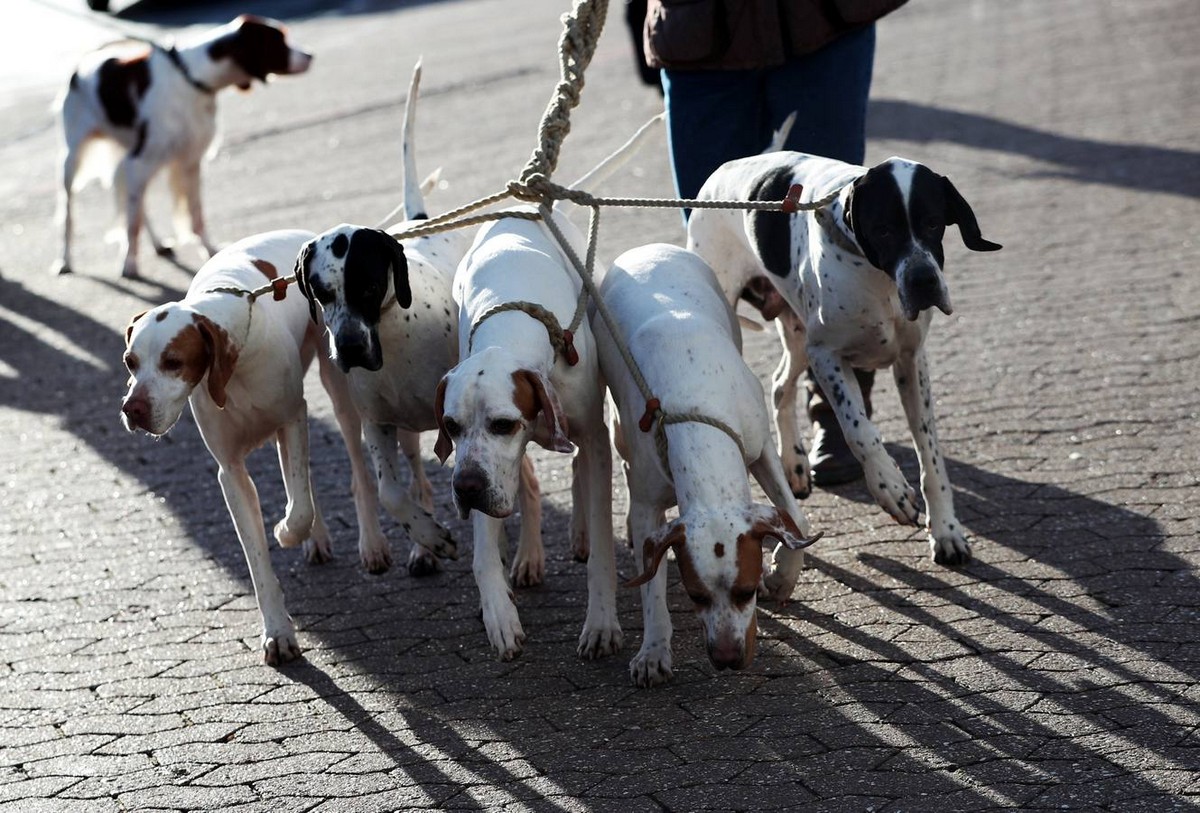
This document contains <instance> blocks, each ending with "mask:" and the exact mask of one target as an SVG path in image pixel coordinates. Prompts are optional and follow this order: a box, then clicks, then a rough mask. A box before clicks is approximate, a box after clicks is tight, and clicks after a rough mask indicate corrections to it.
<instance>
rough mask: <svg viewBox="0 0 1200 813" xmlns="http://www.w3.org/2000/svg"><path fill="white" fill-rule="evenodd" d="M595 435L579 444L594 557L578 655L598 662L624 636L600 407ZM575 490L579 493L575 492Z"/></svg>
mask: <svg viewBox="0 0 1200 813" xmlns="http://www.w3.org/2000/svg"><path fill="white" fill-rule="evenodd" d="M588 427H589V428H591V429H592V430H593V431H590V432H588V433H587V434H586V435H585V436H584V437H582V438H580V439H579V453H578V454H577V455H576V459H575V462H576V463H577V464H578V465H577V466H574V467H573V470H574V472H575V476H576V477H577V478H578V479H579V481H580V483H579V489H578V494H579V495H580V497H581V498H582V502H583V506H584V516H585V521H586V522H587V536H588V540H589V542H590V548H591V550H590V552H589V554H588V560H587V582H588V607H587V616H586V618H585V620H584V622H583V632H582V633H581V634H580V636H579V646H578V647H577V648H576V653H577V654H578V655H579V657H581V658H586V659H587V660H594V659H596V658H601V657H604V656H605V655H615V654H616V653H617V652H618V651H620V649H621V644H622V643H623V642H624V635H623V634H622V632H621V622H620V620H619V619H618V618H617V560H616V545H615V543H614V541H613V521H612V447H611V446H610V445H609V442H608V435H607V434H606V433H605V432H604V413H603V407H602V405H600V404H598V405H597V409H596V410H595V414H594V417H593V419H592V420H591V421H589V422H588ZM572 491H575V489H574V488H573V489H572Z"/></svg>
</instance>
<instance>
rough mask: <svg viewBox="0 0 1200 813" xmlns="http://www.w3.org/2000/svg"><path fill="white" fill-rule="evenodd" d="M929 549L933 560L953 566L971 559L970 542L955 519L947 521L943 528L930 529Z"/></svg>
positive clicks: (963, 563)
mask: <svg viewBox="0 0 1200 813" xmlns="http://www.w3.org/2000/svg"><path fill="white" fill-rule="evenodd" d="M929 549H930V553H931V554H932V555H933V561H934V562H935V563H937V564H939V565H946V566H949V567H954V566H956V565H965V564H966V563H967V562H969V561H971V542H970V540H968V539H967V535H966V534H965V533H963V529H962V526H961V525H959V524H958V522H957V521H954V522H947V523H946V524H945V527H944V528H940V529H937V530H935V531H931V532H930V534H929Z"/></svg>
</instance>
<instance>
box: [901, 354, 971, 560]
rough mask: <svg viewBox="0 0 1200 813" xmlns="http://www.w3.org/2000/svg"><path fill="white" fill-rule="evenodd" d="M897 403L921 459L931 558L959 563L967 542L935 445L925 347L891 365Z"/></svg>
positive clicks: (968, 550) (968, 547)
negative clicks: (898, 401)
mask: <svg viewBox="0 0 1200 813" xmlns="http://www.w3.org/2000/svg"><path fill="white" fill-rule="evenodd" d="M892 374H893V375H894V376H895V379H896V389H897V390H899V392H900V403H901V404H902V405H903V406H904V416H905V417H906V418H907V419H908V429H909V431H910V432H911V433H912V439H913V446H914V448H915V449H916V452H917V457H918V458H919V459H920V461H921V496H923V497H924V498H925V510H926V511H927V512H928V513H929V546H930V549H931V553H932V554H933V561H935V562H937V563H938V564H940V565H961V564H965V563H967V562H969V561H970V560H971V543H970V542H969V541H968V539H967V536H966V532H965V531H964V529H963V527H962V523H961V522H959V521H958V518H957V517H956V516H955V515H954V496H953V494H952V493H951V491H950V475H949V472H947V471H946V461H945V460H944V459H943V458H942V450H941V448H940V447H939V445H938V439H937V424H936V422H935V421H934V415H933V390H932V387H931V385H930V381H929V364H928V362H927V361H926V359H925V350H924V349H923V348H921V349H918V350H917V351H916V352H915V353H912V354H906V355H904V356H901V357H900V359H898V360H897V361H896V364H895V365H894V367H893V368H892Z"/></svg>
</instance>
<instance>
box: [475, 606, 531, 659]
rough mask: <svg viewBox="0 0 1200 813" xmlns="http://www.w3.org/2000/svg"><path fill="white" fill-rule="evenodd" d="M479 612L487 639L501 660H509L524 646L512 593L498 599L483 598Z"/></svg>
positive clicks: (523, 636)
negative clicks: (485, 629)
mask: <svg viewBox="0 0 1200 813" xmlns="http://www.w3.org/2000/svg"><path fill="white" fill-rule="evenodd" d="M481 614H482V616H483V626H484V627H486V628H487V636H488V641H490V642H491V644H492V647H493V648H495V650H496V656H497V657H498V658H499V659H500V660H502V661H511V660H512V659H513V658H515V657H517V656H518V655H520V654H521V651H522V650H523V649H524V648H525V630H524V629H522V628H521V618H520V616H518V615H517V606H516V605H515V604H513V600H512V595H511V594H508V595H507V596H506V597H505V598H504V599H502V600H499V601H488V600H484V601H483V605H482V611H481Z"/></svg>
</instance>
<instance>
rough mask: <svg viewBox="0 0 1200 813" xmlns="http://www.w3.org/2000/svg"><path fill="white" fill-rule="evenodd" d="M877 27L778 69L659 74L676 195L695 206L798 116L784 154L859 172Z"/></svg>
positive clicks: (667, 72)
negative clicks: (711, 185)
mask: <svg viewBox="0 0 1200 813" xmlns="http://www.w3.org/2000/svg"><path fill="white" fill-rule="evenodd" d="M874 61H875V26H874V25H870V26H867V27H866V28H863V29H861V30H858V31H855V32H853V33H851V34H846V35H844V36H842V37H840V38H838V39H836V40H834V41H833V42H831V43H830V44H829V45H826V46H825V47H824V48H822V49H821V50H819V51H816V52H814V53H811V54H806V55H805V56H802V57H796V58H793V59H791V60H789V61H788V62H787V63H786V64H784V65H781V66H779V67H776V68H763V69H755V70H737V71H733V70H725V71H723V70H716V71H684V70H671V69H666V70H663V72H662V83H663V90H664V91H665V97H666V107H667V137H668V139H669V141H670V150H671V169H672V172H673V173H674V175H675V189H676V191H677V192H678V193H679V196H680V197H683V198H694V197H696V193H697V192H699V191H700V187H701V186H702V185H703V184H704V181H705V180H707V179H708V176H709V175H711V174H712V172H713V170H715V169H716V168H717V167H719V166H721V164H723V163H725V162H726V161H732V160H733V159H735V158H744V157H746V156H748V155H757V154H758V153H760V152H762V151H763V149H764V148H765V147H766V146H767V144H768V143H769V142H770V140H771V135H772V133H774V131H775V130H776V129H778V127H779V125H780V124H782V123H783V120H784V119H785V118H787V117H788V115H789V114H790V113H791V112H792V111H793V110H795V111H798V115H797V117H796V124H795V126H794V127H793V128H792V132H791V135H790V136H789V137H788V140H787V143H786V144H785V145H784V146H785V148H786V149H789V150H797V151H799V152H808V153H813V154H814V155H824V156H826V157H829V158H837V159H839V160H842V161H848V162H850V163H852V164H861V163H862V161H863V157H864V155H865V152H866V124H867V94H868V93H869V92H870V88H871V69H872V66H873V63H874Z"/></svg>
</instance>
